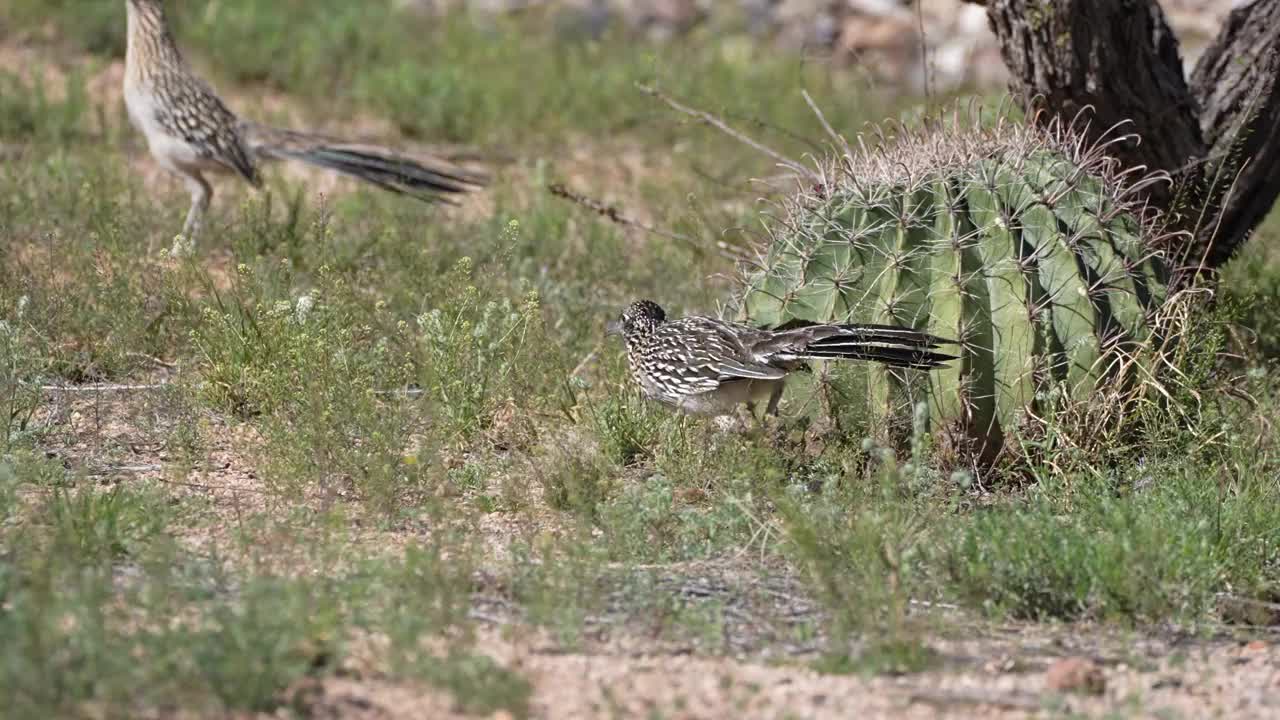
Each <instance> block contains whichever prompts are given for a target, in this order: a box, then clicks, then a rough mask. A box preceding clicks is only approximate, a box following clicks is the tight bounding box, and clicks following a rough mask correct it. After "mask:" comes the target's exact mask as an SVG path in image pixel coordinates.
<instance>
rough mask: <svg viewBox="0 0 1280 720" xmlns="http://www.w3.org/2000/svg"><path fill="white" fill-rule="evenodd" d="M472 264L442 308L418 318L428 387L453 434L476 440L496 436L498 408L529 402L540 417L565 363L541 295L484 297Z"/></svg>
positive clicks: (449, 277) (447, 281)
mask: <svg viewBox="0 0 1280 720" xmlns="http://www.w3.org/2000/svg"><path fill="white" fill-rule="evenodd" d="M473 272H474V266H473V264H472V262H471V260H470V259H469V258H463V259H461V260H459V261H458V263H457V264H456V265H455V266H454V268H453V270H452V271H451V272H449V273H448V274H446V275H445V277H443V278H441V286H442V288H443V289H444V292H443V293H442V297H443V298H445V299H444V301H443V303H442V305H440V306H437V307H433V308H430V309H428V310H427V311H425V312H423V313H422V314H421V315H419V316H418V319H417V324H418V330H417V332H418V337H419V338H420V346H419V347H420V352H421V359H420V361H419V362H418V368H419V377H420V384H421V385H422V387H423V388H424V389H425V390H426V391H427V393H428V396H429V397H430V398H431V399H432V400H433V407H434V408H435V410H436V411H437V414H438V415H439V417H440V420H441V423H442V425H443V426H444V428H445V430H446V431H447V432H449V433H452V434H453V435H455V436H457V437H459V438H463V439H465V438H469V437H471V436H473V435H475V434H476V433H478V432H480V431H482V430H485V429H488V428H489V427H490V426H491V424H492V422H493V419H494V413H495V411H496V410H497V409H498V407H499V406H500V405H501V404H502V403H505V402H507V401H509V400H511V399H513V398H523V399H524V401H523V402H521V406H522V410H523V411H524V412H528V411H529V410H532V409H533V408H532V406H531V405H530V404H529V402H528V399H530V398H533V397H536V393H537V388H538V387H539V385H540V381H549V380H550V375H549V373H547V372H546V370H547V368H548V367H549V366H550V367H554V366H555V363H556V362H557V360H558V358H557V357H555V355H553V354H551V353H550V352H549V350H550V348H547V347H546V346H545V345H544V344H542V338H543V334H542V318H541V313H540V309H539V301H538V295H537V293H536V292H534V291H530V292H527V293H526V294H525V296H524V297H523V298H522V299H520V300H519V301H513V300H512V299H511V298H509V297H489V298H486V297H483V295H482V291H481V290H480V288H479V287H477V285H476V284H474V280H473V277H472V273H473Z"/></svg>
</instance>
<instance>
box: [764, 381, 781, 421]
mask: <svg viewBox="0 0 1280 720" xmlns="http://www.w3.org/2000/svg"><path fill="white" fill-rule="evenodd" d="M783 387H784V385H783V384H782V383H778V384H777V385H775V386H774V388H773V391H772V392H770V393H769V406H768V407H767V408H765V411H764V414H765V415H772V416H774V417H777V416H778V401H780V400H782V388H783Z"/></svg>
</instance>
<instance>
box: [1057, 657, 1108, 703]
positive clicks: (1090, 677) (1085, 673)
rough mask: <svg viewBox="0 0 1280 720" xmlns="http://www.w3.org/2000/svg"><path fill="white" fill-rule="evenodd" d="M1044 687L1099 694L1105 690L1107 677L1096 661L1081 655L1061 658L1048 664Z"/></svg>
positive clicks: (1058, 690)
mask: <svg viewBox="0 0 1280 720" xmlns="http://www.w3.org/2000/svg"><path fill="white" fill-rule="evenodd" d="M1044 684H1045V687H1047V688H1049V689H1050V690H1054V691H1057V692H1078V693H1084V694H1087V695H1101V694H1102V693H1104V692H1106V689H1107V679H1106V677H1104V676H1103V674H1102V668H1100V667H1098V665H1097V663H1095V662H1093V661H1092V660H1089V659H1087V658H1082V657H1070V658H1063V659H1061V660H1059V661H1057V662H1055V663H1054V664H1052V665H1050V666H1049V670H1048V671H1046V672H1045V677H1044Z"/></svg>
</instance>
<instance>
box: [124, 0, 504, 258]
mask: <svg viewBox="0 0 1280 720" xmlns="http://www.w3.org/2000/svg"><path fill="white" fill-rule="evenodd" d="M125 2H126V4H127V6H128V16H129V27H128V32H129V35H128V47H127V50H126V53H125V73H124V98H125V105H126V106H127V107H128V110H129V118H130V120H131V121H132V122H133V124H134V126H135V127H137V128H138V130H140V131H141V132H142V134H143V135H145V136H146V138H147V145H148V146H149V148H150V150H151V155H152V156H153V157H154V158H155V159H156V162H158V163H159V164H160V166H161V167H163V168H164V169H166V170H168V171H170V172H172V173H174V174H176V175H178V176H179V177H181V178H182V179H183V181H184V182H185V183H186V186H187V190H188V191H189V192H190V193H191V209H190V210H189V211H188V212H187V220H186V223H185V224H184V225H183V228H182V233H183V235H184V236H186V237H187V239H188V240H193V239H194V237H195V236H196V235H197V234H198V233H199V230H200V226H201V222H202V220H203V218H204V214H205V211H206V210H208V208H209V201H210V200H211V199H212V198H213V189H212V188H211V187H210V186H209V183H208V182H207V181H206V180H205V177H204V175H205V173H234V174H238V175H240V177H242V178H244V179H245V180H246V181H248V182H249V183H250V184H251V185H253V186H254V187H261V186H262V179H261V176H260V175H259V172H258V162H259V161H261V160H300V161H302V162H305V163H310V164H311V165H315V166H318V167H322V168H327V169H330V170H335V171H337V172H340V173H344V174H346V175H351V176H354V177H357V178H359V179H361V180H364V181H366V182H368V183H371V184H373V185H375V186H377V187H380V188H382V189H384V190H389V191H391V192H396V193H401V194H405V195H410V196H413V197H416V198H418V199H420V200H427V201H433V200H445V198H443V197H442V196H441V194H443V193H462V192H469V191H472V190H475V189H477V188H478V187H480V186H481V185H483V184H484V179H483V178H482V177H481V176H479V175H477V174H474V173H471V172H469V171H467V170H464V169H462V168H459V167H457V166H455V165H453V164H452V163H449V162H446V161H444V160H437V159H431V160H415V159H411V158H409V157H406V156H404V155H400V154H398V153H396V152H394V151H392V150H389V149H387V148H383V147H378V146H374V145H365V144H359V143H350V142H344V141H342V140H337V139H334V138H328V137H324V136H320V135H313V134H309V133H302V132H296V131H292V130H281V129H277V128H270V127H266V126H263V125H258V124H256V123H252V122H248V121H245V120H241V119H240V118H238V117H236V115H235V114H234V113H232V112H231V110H229V109H227V106H226V105H225V104H224V103H223V102H222V100H221V99H219V98H218V96H217V95H215V94H214V92H213V90H212V89H211V88H210V87H209V86H208V85H207V84H206V83H205V82H204V81H203V80H201V79H200V78H198V77H196V76H195V75H194V74H193V73H192V72H191V70H190V69H189V68H188V67H187V65H186V62H185V61H184V60H183V58H182V54H181V53H180V52H179V51H178V47H177V45H176V44H175V43H174V41H173V36H172V34H171V33H170V31H169V25H168V21H167V19H166V18H165V13H164V0H125Z"/></svg>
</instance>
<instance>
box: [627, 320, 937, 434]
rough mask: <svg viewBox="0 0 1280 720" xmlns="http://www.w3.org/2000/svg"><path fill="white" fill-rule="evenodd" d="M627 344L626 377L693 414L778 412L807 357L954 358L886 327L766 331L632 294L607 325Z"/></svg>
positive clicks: (933, 341)
mask: <svg viewBox="0 0 1280 720" xmlns="http://www.w3.org/2000/svg"><path fill="white" fill-rule="evenodd" d="M609 332H610V333H611V334H621V335H622V338H623V340H624V341H625V342H626V346H627V362H628V364H629V365H630V367H631V376H632V378H634V379H635V381H636V383H638V384H639V385H640V387H641V389H642V390H643V392H644V394H645V396H646V397H649V398H652V399H655V400H661V401H662V402H665V403H668V404H670V405H674V406H676V407H678V408H680V409H682V410H685V411H687V412H693V413H706V414H712V415H729V414H731V413H733V411H734V410H735V409H736V408H737V406H738V405H740V404H742V403H746V404H747V407H748V409H750V410H752V411H753V412H754V407H755V403H756V402H758V401H759V400H761V399H764V398H768V402H769V404H768V408H767V409H766V411H765V412H766V414H768V415H776V414H777V413H778V400H779V399H780V398H781V397H782V389H783V386H784V385H785V383H786V377H787V375H789V374H790V373H792V372H794V371H796V370H799V369H801V368H802V367H803V366H804V363H805V361H806V360H832V359H846V360H874V361H876V362H880V363H884V364H885V365H889V366H892V367H901V368H916V369H920V370H931V369H933V368H937V367H942V364H943V363H944V362H946V361H947V360H954V359H955V356H952V355H945V354H943V353H939V352H935V351H934V350H933V348H936V347H938V345H940V344H943V343H950V342H952V341H950V340H944V339H942V338H938V337H934V336H933V335H929V334H926V333H922V332H919V331H917V330H912V329H910V328H901V327H894V326H892V325H853V324H846V325H831V324H827V325H820V324H812V323H806V324H801V323H796V322H793V323H788V326H787V327H785V328H779V329H776V330H770V329H765V328H756V327H752V326H750V325H743V324H741V323H735V322H726V321H724V320H716V319H714V318H709V317H701V316H697V315H693V316H689V317H685V318H680V319H679V320H671V321H668V320H667V314H666V313H665V312H664V311H663V309H662V308H661V307H659V306H658V305H657V304H656V303H653V302H651V301H649V300H639V301H637V302H634V303H632V304H631V305H630V306H629V307H627V309H626V310H624V311H623V313H622V317H621V319H620V320H617V321H614V322H611V323H609Z"/></svg>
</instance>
